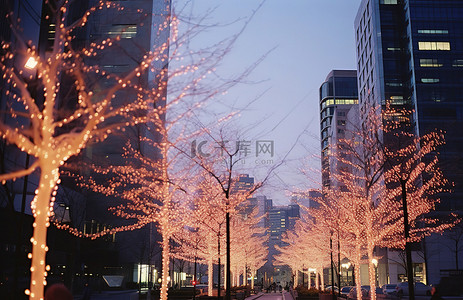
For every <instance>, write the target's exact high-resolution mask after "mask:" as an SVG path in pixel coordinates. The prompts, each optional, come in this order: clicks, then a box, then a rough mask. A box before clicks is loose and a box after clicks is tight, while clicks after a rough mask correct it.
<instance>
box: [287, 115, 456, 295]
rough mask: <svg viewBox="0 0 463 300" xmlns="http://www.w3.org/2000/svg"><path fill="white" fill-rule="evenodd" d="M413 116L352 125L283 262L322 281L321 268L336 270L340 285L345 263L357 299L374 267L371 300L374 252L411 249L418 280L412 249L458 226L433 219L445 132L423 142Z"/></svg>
mask: <svg viewBox="0 0 463 300" xmlns="http://www.w3.org/2000/svg"><path fill="white" fill-rule="evenodd" d="M412 116H413V112H409V111H406V110H398V109H392V108H390V107H383V108H382V109H381V108H377V107H372V108H371V109H370V110H369V113H368V114H367V115H366V116H365V117H364V118H363V120H362V121H361V122H358V123H359V124H360V125H359V126H355V124H351V126H350V127H351V130H350V132H348V133H346V138H345V139H342V140H339V141H338V143H336V145H335V146H334V147H333V148H332V149H330V150H331V154H330V156H331V162H330V164H332V166H334V167H332V170H335V172H332V174H331V185H330V187H328V188H326V189H324V190H323V195H322V196H321V197H320V198H319V199H316V202H318V205H315V206H314V207H311V208H307V209H306V211H307V213H306V215H305V216H303V217H302V218H301V219H300V220H299V221H298V224H297V226H296V230H295V232H294V233H290V234H288V236H287V237H286V242H287V243H288V244H289V246H287V247H283V248H281V249H280V254H279V255H278V261H279V263H281V264H287V265H289V266H290V267H291V268H292V269H293V270H301V269H302V267H303V265H304V266H305V267H307V266H309V267H312V268H315V269H316V272H317V273H318V274H320V278H321V279H322V280H323V269H324V268H330V267H331V280H330V281H331V284H334V280H333V279H334V278H333V277H334V276H337V275H336V274H338V273H339V272H340V271H341V270H340V266H338V268H339V269H338V268H335V267H334V264H335V263H334V261H338V264H339V261H341V258H342V259H345V258H347V259H348V260H349V261H350V263H351V265H353V269H354V277H355V280H354V281H355V284H356V292H357V299H361V298H362V289H361V280H360V265H361V264H368V276H369V282H370V291H371V295H370V297H371V298H370V299H373V300H375V299H376V276H377V275H376V272H377V270H376V267H377V262H378V259H379V258H380V257H379V256H376V251H375V250H376V249H377V248H381V247H382V248H392V249H405V252H406V257H407V270H406V271H407V277H408V282H413V276H414V275H413V270H412V262H411V248H410V245H411V244H412V243H415V242H418V241H420V240H421V239H422V238H424V237H425V236H427V235H430V234H432V233H436V232H442V231H444V230H446V229H448V228H451V227H452V226H453V225H454V224H456V223H458V221H459V220H458V216H455V215H448V216H446V217H444V218H443V217H442V216H438V217H436V215H433V213H432V212H433V211H434V210H435V208H436V205H437V204H438V203H439V194H440V193H443V192H447V191H448V188H449V184H448V183H447V181H446V180H445V178H444V177H443V175H442V172H441V170H440V169H439V164H438V152H437V148H438V147H439V146H440V145H442V144H443V143H444V139H443V134H442V133H441V132H430V133H427V134H424V135H422V136H421V137H419V136H417V135H416V134H415V132H414V130H413V128H414V127H413V120H412ZM333 256H334V257H333ZM336 256H338V257H336ZM334 269H336V270H334ZM296 274H298V273H296ZM318 277H319V276H317V279H318ZM295 282H296V281H295ZM317 286H318V280H317ZM322 286H323V282H322ZM409 286H411V288H410V297H411V298H413V288H412V285H409Z"/></svg>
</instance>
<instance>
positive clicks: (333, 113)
mask: <svg viewBox="0 0 463 300" xmlns="http://www.w3.org/2000/svg"><path fill="white" fill-rule="evenodd" d="M357 104H358V92H357V72H356V71H355V70H333V71H331V72H330V73H329V74H328V76H327V77H326V80H325V82H324V83H323V84H322V85H321V86H320V138H321V154H322V160H321V161H322V184H323V189H326V188H329V187H330V185H331V180H332V178H331V176H330V174H332V173H333V170H332V168H333V167H334V166H332V163H331V162H330V151H331V147H332V146H334V145H333V144H334V143H336V141H337V140H338V139H342V138H344V133H345V130H346V125H347V124H346V122H347V113H348V111H349V110H350V108H351V107H352V106H353V105H357Z"/></svg>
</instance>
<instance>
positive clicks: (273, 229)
mask: <svg viewBox="0 0 463 300" xmlns="http://www.w3.org/2000/svg"><path fill="white" fill-rule="evenodd" d="M262 200H263V201H264V206H265V209H266V214H267V216H266V218H265V227H266V228H267V234H268V238H269V240H268V250H269V253H268V259H267V262H266V264H265V265H264V266H263V267H262V268H261V273H263V274H261V275H262V276H263V277H262V278H263V281H264V282H265V283H264V284H266V285H268V284H271V283H272V282H275V283H277V284H281V285H282V286H285V285H286V283H288V284H289V282H290V281H291V280H292V273H291V269H290V268H289V267H288V266H276V265H274V264H273V261H274V259H273V257H274V255H276V254H278V251H277V250H276V248H275V246H279V247H283V246H286V245H287V244H286V243H284V242H283V241H282V238H283V237H284V235H285V233H286V232H287V231H288V230H293V229H294V225H295V223H296V221H297V220H298V219H299V217H300V214H299V205H297V204H294V203H293V204H290V205H287V206H273V204H272V200H270V199H266V198H263V199H262Z"/></svg>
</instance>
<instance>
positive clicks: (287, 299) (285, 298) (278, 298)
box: [245, 291, 294, 300]
mask: <svg viewBox="0 0 463 300" xmlns="http://www.w3.org/2000/svg"><path fill="white" fill-rule="evenodd" d="M255 299H258V300H294V299H293V297H292V296H291V294H290V293H289V292H287V291H283V292H281V293H280V292H276V293H258V294H257V295H252V296H250V297H247V298H246V299H245V300H255Z"/></svg>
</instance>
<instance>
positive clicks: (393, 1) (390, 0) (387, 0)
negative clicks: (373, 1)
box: [379, 0, 397, 4]
mask: <svg viewBox="0 0 463 300" xmlns="http://www.w3.org/2000/svg"><path fill="white" fill-rule="evenodd" d="M379 3H380V4H397V0H381V1H380V2H379Z"/></svg>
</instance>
